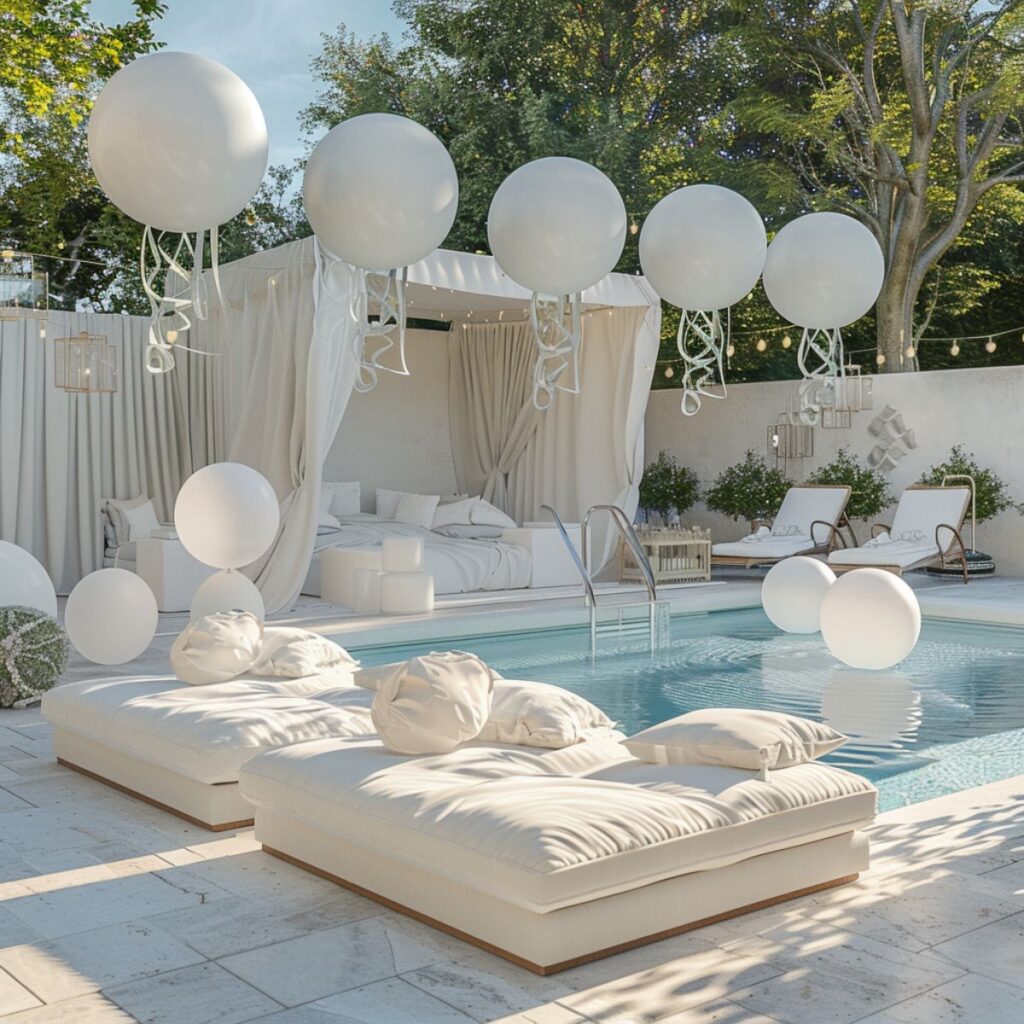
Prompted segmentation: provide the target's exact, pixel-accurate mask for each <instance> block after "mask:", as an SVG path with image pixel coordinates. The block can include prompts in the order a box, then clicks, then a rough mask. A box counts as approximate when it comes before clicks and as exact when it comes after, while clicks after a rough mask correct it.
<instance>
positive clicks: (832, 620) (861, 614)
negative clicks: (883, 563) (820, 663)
mask: <svg viewBox="0 0 1024 1024" xmlns="http://www.w3.org/2000/svg"><path fill="white" fill-rule="evenodd" d="M821 635H822V637H823V639H824V641H825V644H826V646H827V647H828V649H829V650H830V651H831V652H832V653H833V654H834V655H835V656H836V657H837V658H838V659H839V660H840V661H842V662H844V663H845V664H847V665H849V666H850V667H851V668H867V669H880V668H890V667H892V666H893V665H895V664H896V663H897V662H900V661H902V660H903V659H904V658H905V657H907V655H908V654H910V652H911V651H912V650H913V649H914V647H915V645H916V644H917V638H918V637H919V636H920V635H921V606H920V605H919V604H918V601H917V595H916V594H915V593H914V591H913V590H911V589H910V587H909V586H908V585H907V584H906V583H905V582H904V581H903V580H902V579H900V577H899V576H896V575H894V574H893V573H891V572H886V571H885V570H884V569H854V570H853V571H852V572H848V573H845V574H844V575H843V576H840V578H839V579H837V580H836V582H835V583H834V584H833V585H832V586H831V587H829V590H828V593H827V594H826V595H825V600H824V601H823V602H822V604H821Z"/></svg>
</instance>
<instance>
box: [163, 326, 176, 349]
mask: <svg viewBox="0 0 1024 1024" xmlns="http://www.w3.org/2000/svg"><path fill="white" fill-rule="evenodd" d="M164 337H165V338H166V339H167V340H168V341H169V342H170V343H171V344H172V345H173V344H174V343H175V342H176V341H177V340H178V332H177V331H176V330H174V329H173V328H172V329H171V330H169V331H167V332H166V333H165V334H164Z"/></svg>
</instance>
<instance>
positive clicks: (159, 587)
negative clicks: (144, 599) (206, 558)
mask: <svg viewBox="0 0 1024 1024" xmlns="http://www.w3.org/2000/svg"><path fill="white" fill-rule="evenodd" d="M135 544H136V547H135V552H136V555H135V558H136V561H135V571H136V572H137V573H138V574H139V575H140V576H141V577H142V578H143V579H144V580H145V581H146V582H147V583H148V584H149V588H150V590H152V591H153V593H154V594H155V595H156V606H157V608H159V609H160V611H162V612H187V611H188V610H189V609H190V608H191V607H192V598H193V597H194V596H195V593H196V591H197V590H198V589H199V585H200V584H201V583H202V582H203V581H204V580H206V579H208V578H209V577H210V576H212V575H213V574H214V573H215V572H216V571H217V570H216V569H214V568H213V567H212V566H209V565H203V563H202V562H200V561H198V560H197V559H195V558H193V557H192V556H191V555H190V554H189V553H188V552H187V551H186V550H185V545H184V544H182V543H181V541H180V540H178V539H177V537H142V538H140V539H139V540H137V541H136V542H135Z"/></svg>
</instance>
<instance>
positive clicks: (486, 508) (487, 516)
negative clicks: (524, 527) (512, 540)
mask: <svg viewBox="0 0 1024 1024" xmlns="http://www.w3.org/2000/svg"><path fill="white" fill-rule="evenodd" d="M469 521H470V522H471V523H473V524H474V525H476V526H502V527H504V528H505V529H506V530H511V529H513V528H514V527H515V525H516V521H515V520H514V519H513V518H512V517H511V516H507V515H505V513H504V512H502V511H501V509H500V508H497V507H496V506H494V505H492V504H491V503H490V502H489V501H484V499H483V498H477V500H476V504H475V505H474V506H473V511H472V512H471V513H470V517H469Z"/></svg>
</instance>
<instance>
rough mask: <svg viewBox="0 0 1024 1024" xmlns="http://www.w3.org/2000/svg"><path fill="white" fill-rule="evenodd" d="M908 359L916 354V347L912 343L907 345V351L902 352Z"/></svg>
mask: <svg viewBox="0 0 1024 1024" xmlns="http://www.w3.org/2000/svg"><path fill="white" fill-rule="evenodd" d="M904 355H906V357H907V358H908V359H913V358H914V356H916V355H917V349H916V348H914V346H913V345H908V346H907V351H906V352H905V353H904Z"/></svg>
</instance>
